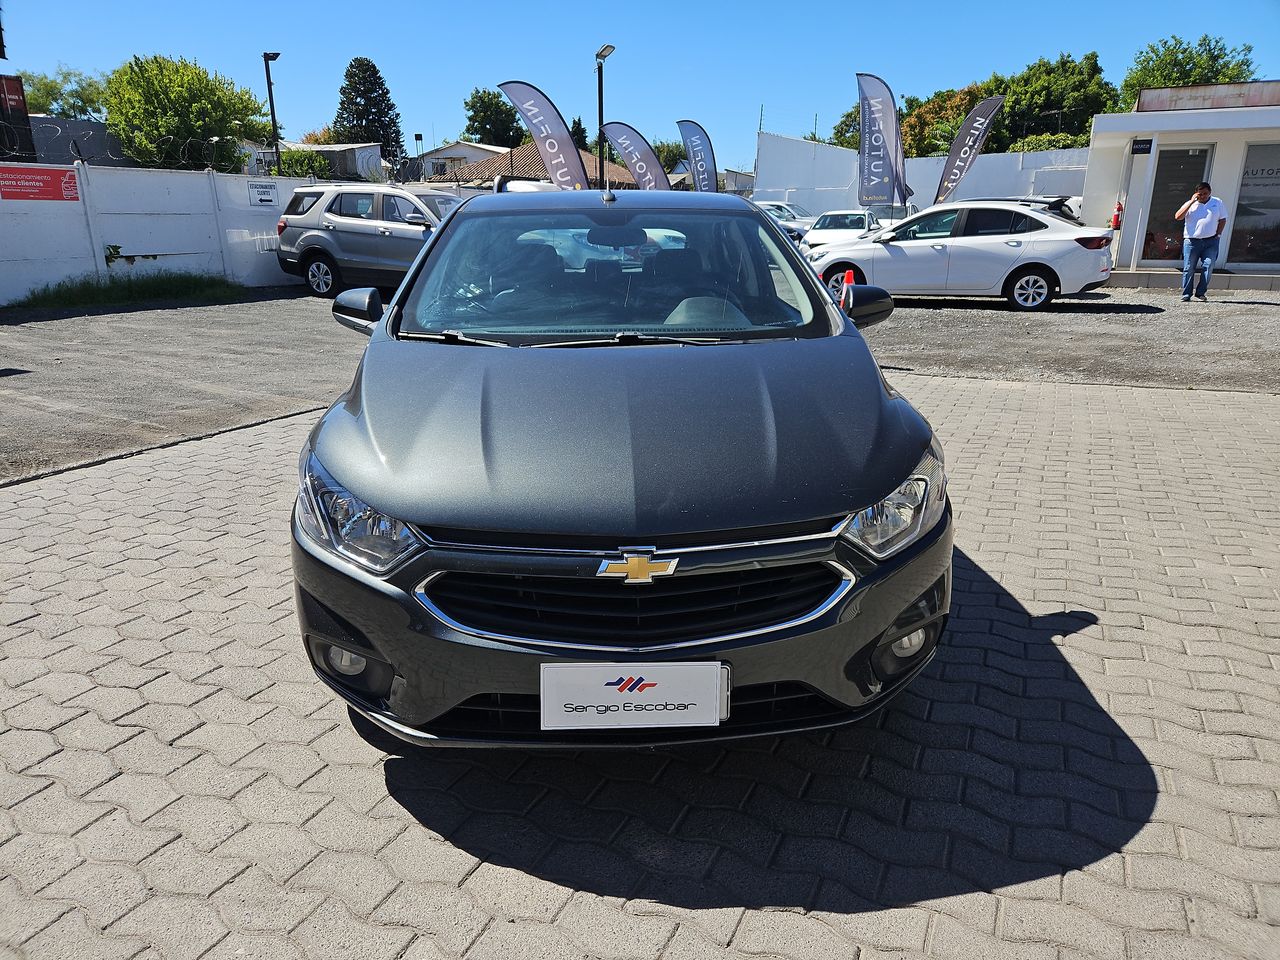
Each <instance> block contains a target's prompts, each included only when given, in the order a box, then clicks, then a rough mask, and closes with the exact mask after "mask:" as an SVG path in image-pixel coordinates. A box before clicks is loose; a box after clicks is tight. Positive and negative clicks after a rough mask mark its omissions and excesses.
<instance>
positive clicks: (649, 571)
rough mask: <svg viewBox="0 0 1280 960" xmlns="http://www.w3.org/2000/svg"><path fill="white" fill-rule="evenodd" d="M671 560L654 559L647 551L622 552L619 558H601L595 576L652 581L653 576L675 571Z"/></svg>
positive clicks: (677, 559) (641, 581)
mask: <svg viewBox="0 0 1280 960" xmlns="http://www.w3.org/2000/svg"><path fill="white" fill-rule="evenodd" d="M679 562H680V558H679V557H677V558H675V559H673V560H654V559H653V558H652V557H650V556H649V554H647V553H624V554H623V555H622V559H621V560H602V561H601V562H600V569H599V570H597V571H596V576H597V577H621V578H622V582H623V583H653V578H654V577H668V576H670V575H671V574H673V573H675V572H676V564H677V563H679Z"/></svg>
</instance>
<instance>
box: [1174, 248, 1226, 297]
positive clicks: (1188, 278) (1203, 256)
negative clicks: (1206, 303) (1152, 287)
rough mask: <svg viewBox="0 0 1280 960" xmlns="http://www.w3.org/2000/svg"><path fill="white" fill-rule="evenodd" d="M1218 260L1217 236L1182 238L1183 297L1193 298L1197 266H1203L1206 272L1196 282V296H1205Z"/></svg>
mask: <svg viewBox="0 0 1280 960" xmlns="http://www.w3.org/2000/svg"><path fill="white" fill-rule="evenodd" d="M1217 260H1218V238H1217V237H1183V239H1182V299H1183V300H1190V299H1191V283H1192V281H1194V280H1195V278H1196V267H1199V266H1203V267H1204V273H1202V274H1201V275H1200V282H1199V283H1198V284H1196V296H1197V297H1203V296H1204V295H1205V291H1206V290H1208V289H1209V278H1210V277H1212V276H1213V265H1214V264H1215V263H1216V262H1217Z"/></svg>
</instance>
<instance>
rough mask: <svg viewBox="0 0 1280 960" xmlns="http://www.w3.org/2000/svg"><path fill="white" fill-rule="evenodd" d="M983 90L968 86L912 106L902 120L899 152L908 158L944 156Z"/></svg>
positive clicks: (917, 101) (915, 98) (913, 99)
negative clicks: (900, 150)
mask: <svg viewBox="0 0 1280 960" xmlns="http://www.w3.org/2000/svg"><path fill="white" fill-rule="evenodd" d="M983 96H984V93H983V86H982V85H980V84H976V83H971V84H969V85H968V86H967V87H964V88H963V89H960V90H939V91H937V92H936V93H934V94H933V96H931V97H929V98H927V99H925V100H921V99H919V98H918V97H912V98H910V99H911V100H912V101H914V102H913V103H911V104H910V109H909V110H908V111H907V112H906V114H905V115H904V116H903V118H902V120H901V125H902V152H903V154H904V155H906V156H908V157H931V156H935V155H937V154H942V155H943V156H946V154H947V151H948V150H950V149H951V142H952V141H953V140H955V138H956V134H957V133H959V131H960V127H961V125H962V124H963V123H964V118H965V117H967V116H968V115H969V111H970V110H972V109H973V108H974V106H975V105H976V104H977V103H978V101H979V100H981V99H983Z"/></svg>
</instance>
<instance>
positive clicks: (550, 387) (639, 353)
mask: <svg viewBox="0 0 1280 960" xmlns="http://www.w3.org/2000/svg"><path fill="white" fill-rule="evenodd" d="M658 238H661V242H657V239H658ZM559 240H564V241H565V243H569V242H572V243H573V244H574V245H575V246H576V247H583V246H585V249H586V251H587V252H588V254H589V255H588V256H587V257H585V258H584V261H583V263H582V266H580V267H574V266H571V265H569V264H567V263H566V261H565V260H564V259H563V258H562V256H561V255H560V253H558V252H557V248H558V247H559V246H563V245H564V244H560V243H558V241H559ZM891 310H892V301H891V300H889V298H888V296H887V295H886V294H885V293H884V292H883V291H881V290H877V289H875V288H871V287H850V288H848V289H846V290H845V291H844V294H843V296H842V303H841V304H839V305H838V304H837V303H836V302H835V301H834V300H833V299H832V298H831V296H830V294H829V293H828V292H827V291H826V289H824V287H823V285H822V284H821V282H820V281H819V280H818V279H817V277H816V276H815V275H814V274H813V272H812V271H811V270H809V269H808V267H807V266H806V265H805V263H804V262H803V260H802V259H801V258H800V257H799V255H798V254H797V252H796V250H795V248H794V246H793V245H792V244H791V243H789V242H788V241H787V240H786V238H785V237H784V236H783V235H782V233H781V231H780V229H779V228H778V226H777V225H776V224H775V223H774V222H773V221H772V220H771V219H770V218H769V217H767V216H766V215H764V214H763V213H761V212H760V211H759V210H758V209H756V208H755V207H754V206H752V205H751V204H749V203H747V202H746V201H743V200H741V199H738V198H735V197H731V196H723V195H706V194H687V193H674V192H663V193H658V192H643V193H642V192H639V191H635V192H619V193H618V194H616V195H615V194H613V193H610V192H607V191H606V192H603V193H602V192H599V191H590V192H588V191H582V192H573V193H569V192H565V193H531V194H507V195H496V196H492V197H482V198H478V199H475V200H471V201H469V202H467V203H466V204H465V205H464V206H462V207H461V208H460V209H459V210H458V211H457V212H456V213H455V214H454V215H453V216H452V218H450V219H449V220H448V221H446V223H445V225H444V226H443V227H442V228H441V229H440V230H438V231H437V232H436V234H435V235H434V236H433V237H432V238H431V240H430V241H429V242H428V244H427V246H426V247H425V248H424V250H423V252H422V254H421V255H420V256H419V257H418V259H417V261H416V263H415V265H414V267H413V269H412V270H411V271H410V273H409V275H408V277H407V279H406V281H405V283H404V284H403V285H402V286H401V288H400V290H399V291H398V292H397V294H396V296H395V299H394V300H392V302H391V303H390V305H389V306H387V307H386V308H384V307H383V305H382V302H381V300H380V298H379V295H378V293H377V292H376V291H374V290H352V291H348V292H347V293H345V294H342V295H341V296H340V297H339V298H338V301H337V302H336V303H335V304H334V314H335V316H336V317H337V319H338V320H339V322H341V323H343V324H344V325H346V326H350V327H353V328H355V329H359V330H361V331H363V332H364V333H366V334H368V335H369V337H370V342H369V346H368V348H367V350H366V351H365V355H364V358H363V360H362V362H361V364H360V368H359V370H358V371H357V373H356V377H355V381H354V383H352V385H351V388H350V389H349V390H348V391H347V392H346V393H345V394H343V395H342V396H341V397H340V398H339V399H338V401H337V402H336V403H335V404H334V405H333V407H331V408H330V409H329V411H328V412H327V413H326V414H325V415H324V417H323V418H322V419H321V421H320V423H319V424H318V425H317V426H316V428H315V430H314V431H313V432H312V434H311V436H310V438H309V439H308V441H307V444H306V447H305V449H304V450H303V451H302V457H301V462H300V473H301V490H300V491H299V495H298V501H297V506H296V509H295V511H294V515H293V565H294V574H295V577H296V582H297V607H298V615H299V619H300V621H301V627H302V633H303V637H304V640H305V645H306V650H307V653H308V656H309V657H310V658H311V662H312V664H313V665H314V667H315V670H316V672H317V674H318V675H319V676H320V678H321V679H322V680H324V681H325V683H327V684H328V685H329V686H330V687H331V688H332V689H333V690H334V691H335V692H336V693H337V694H338V695H339V696H341V697H343V698H344V699H345V700H346V701H347V703H349V704H350V705H351V707H353V708H354V709H355V710H357V711H359V712H360V713H362V714H363V715H365V716H366V717H368V718H369V719H370V720H372V721H373V722H374V723H376V724H377V725H379V726H380V727H382V728H384V729H385V730H388V731H390V732H391V733H393V734H395V735H397V736H400V737H402V738H404V739H406V740H410V741H413V742H417V743H435V744H465V745H491V746H492V745H511V744H520V745H547V746H566V745H569V746H592V745H596V746H617V745H630V744H655V743H664V742H675V741H691V740H704V739H715V738H724V737H736V736H752V735H758V734H765V733H776V732H780V731H791V730H806V729H814V728H819V727H826V726H833V725H836V724H841V723H846V722H849V721H851V720H855V719H857V718H859V717H862V716H864V715H866V714H867V713H869V712H871V711H872V710H874V709H875V708H877V707H878V706H880V705H881V704H883V703H884V702H885V701H886V700H887V699H888V698H889V697H891V696H893V695H894V694H895V693H897V692H898V691H900V690H901V689H902V688H903V687H904V686H905V685H906V684H907V683H908V682H909V681H910V680H911V679H912V678H913V677H914V676H915V675H916V674H918V673H919V672H920V670H921V669H923V668H924V666H925V665H926V664H927V663H928V662H929V660H930V659H931V658H932V656H933V654H934V652H935V650H936V647H937V644H938V643H939V640H940V638H941V636H942V633H943V627H944V625H945V623H946V619H947V613H948V609H949V604H950V597H951V549H952V526H951V510H950V504H949V501H948V498H947V494H946V477H945V474H944V471H943V459H942V451H941V448H940V446H939V444H938V443H937V441H936V440H935V439H934V436H933V431H932V430H931V428H930V426H929V424H928V423H927V422H926V421H925V419H924V417H922V416H921V415H920V414H919V413H918V412H917V411H916V409H915V408H914V407H912V406H911V404H910V403H908V402H907V400H906V399H905V398H903V397H902V396H901V395H900V394H898V393H897V392H895V391H894V390H893V389H892V388H891V387H889V386H888V385H887V384H886V383H885V381H884V380H883V378H882V377H881V375H880V371H879V369H878V367H877V365H876V362H875V360H874V359H873V357H872V356H871V353H870V351H869V350H868V349H867V345H866V343H865V342H864V340H863V338H862V336H861V334H860V333H859V332H858V330H857V327H858V326H865V325H866V324H868V323H873V322H876V321H877V320H881V319H883V318H884V317H886V316H888V314H889V312H890V311H891Z"/></svg>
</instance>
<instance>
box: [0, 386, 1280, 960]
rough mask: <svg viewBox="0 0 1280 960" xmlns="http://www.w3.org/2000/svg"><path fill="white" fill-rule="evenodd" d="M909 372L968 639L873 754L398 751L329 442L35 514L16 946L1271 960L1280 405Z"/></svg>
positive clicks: (9, 847)
mask: <svg viewBox="0 0 1280 960" xmlns="http://www.w3.org/2000/svg"><path fill="white" fill-rule="evenodd" d="M893 376H894V380H895V383H897V384H899V385H901V386H903V387H904V388H905V390H906V392H907V393H908V395H909V396H911V397H912V399H913V401H915V402H917V403H918V405H919V406H920V407H921V409H922V410H923V411H924V412H926V413H927V414H928V415H929V416H930V417H931V419H932V420H933V422H934V424H935V426H936V427H937V428H938V429H939V432H940V433H941V435H942V436H943V440H944V443H945V444H946V447H947V451H948V457H949V469H950V474H951V491H952V497H953V501H954V505H955V508H956V511H957V515H958V518H959V519H958V525H957V531H958V536H959V541H958V545H959V547H960V549H961V551H962V552H963V558H964V562H962V563H961V564H959V565H958V567H957V573H958V578H957V590H956V605H955V609H954V613H955V617H954V619H953V624H952V627H953V629H952V634H951V642H950V644H949V645H948V646H946V647H944V648H943V649H942V651H941V653H940V655H939V658H938V662H937V663H936V665H935V667H934V668H931V669H930V671H929V672H928V673H927V674H926V675H925V676H924V677H922V678H921V682H920V683H919V684H917V686H916V687H915V688H914V689H913V690H912V691H911V692H910V693H909V694H907V695H904V696H903V697H902V698H900V699H899V700H898V701H897V702H895V704H894V705H892V706H891V707H890V708H889V709H888V710H886V711H885V712H884V713H883V714H881V715H880V716H879V717H878V718H877V719H876V720H874V721H872V722H870V723H864V724H861V725H858V726H856V727H853V728H849V729H846V730H842V731H839V732H837V733H835V734H832V735H822V736H813V737H799V738H787V739H784V740H776V741H762V742H757V743H752V744H742V745H735V746H730V747H725V748H708V749H705V750H675V751H658V752H655V753H653V754H650V755H636V754H633V753H628V754H620V755H616V756H608V755H596V754H586V755H581V756H573V757H568V756H566V757H559V756H557V757H550V756H543V755H537V756H533V757H528V758H525V757H522V756H514V755H513V756H512V757H510V758H504V757H495V756H490V757H487V758H486V757H476V756H471V755H467V754H459V755H456V756H455V755H450V756H449V757H447V758H444V757H432V758H430V759H427V758H422V759H417V758H412V757H410V756H407V755H406V756H403V757H401V756H392V757H390V758H388V757H387V756H386V755H385V754H384V753H383V752H382V751H381V750H379V749H378V748H377V747H374V746H371V745H370V744H369V743H367V742H365V741H364V740H363V739H362V738H361V737H360V736H359V735H358V734H357V733H356V732H355V731H354V730H353V729H352V727H351V726H350V724H349V721H348V719H347V716H346V711H345V710H344V709H343V707H342V706H341V705H340V704H338V703H337V702H335V700H334V699H333V698H332V696H331V695H330V694H329V693H328V691H327V690H326V689H325V688H324V687H323V686H322V685H320V684H318V683H317V682H316V681H314V679H313V678H312V677H311V676H310V672H309V667H308V666H307V663H306V660H305V657H303V656H302V655H301V651H300V648H299V645H298V640H297V637H296V625H295V622H294V620H293V614H292V600H291V593H290V589H289V578H288V573H289V565H288V552H287V540H286V535H285V531H286V530H287V517H288V511H289V509H290V505H291V500H292V495H293V486H294V483H295V481H294V478H293V476H292V464H293V461H294V459H295V457H296V450H297V448H298V446H299V445H300V443H301V440H302V437H303V436H304V434H305V432H306V429H307V427H308V426H309V418H299V419H295V420H290V421H281V422H279V423H274V424H268V425H265V426H262V427H256V428H251V429H247V430H243V431H237V432H234V433H231V434H225V435H223V436H221V437H217V438H212V439H210V440H207V441H196V442H193V443H187V444H180V445H178V446H175V447H171V448H168V449H165V450H158V451H153V452H151V453H144V454H141V455H139V456H137V457H132V458H129V459H127V460H122V461H117V462H114V463H108V464H103V465H101V466H99V467H93V468H88V469H84V470H79V471H74V472H72V473H69V474H64V475H62V476H61V477H59V478H56V479H55V478H50V479H49V480H44V481H35V482H32V483H28V484H24V485H23V486H22V487H20V488H9V489H8V490H7V491H4V490H0V542H4V543H5V545H6V553H5V557H4V559H2V560H0V582H4V583H6V584H12V589H11V596H9V595H7V596H6V600H8V601H9V603H10V604H14V605H17V606H23V607H24V609H23V610H22V611H21V612H22V613H23V614H24V617H23V619H21V620H20V621H18V623H17V624H16V625H3V624H0V644H3V646H2V647H0V713H2V715H3V716H4V717H5V722H4V724H3V725H2V726H3V727H4V729H2V730H0V762H2V763H3V766H4V770H0V806H2V807H3V808H4V812H5V816H4V817H0V874H4V875H5V876H6V878H7V879H4V880H0V907H2V908H3V909H0V915H3V920H0V924H9V925H10V926H8V927H5V929H6V930H8V931H11V932H12V933H13V935H14V936H20V937H21V938H22V940H25V945H24V947H23V950H24V951H25V952H26V954H27V955H28V956H29V957H32V958H35V957H40V958H43V957H46V956H48V957H53V956H60V955H65V954H67V953H68V951H71V950H72V949H75V950H78V951H79V953H77V954H76V955H77V956H85V957H92V956H99V955H101V956H111V957H115V956H120V957H131V958H132V957H133V955H134V954H137V960H145V958H148V957H159V956H161V955H164V956H170V955H174V956H184V955H194V954H195V953H197V952H201V951H207V954H206V955H207V956H210V957H215V958H221V957H237V956H239V957H254V956H270V957H284V958H288V957H293V956H305V957H321V956H323V957H325V958H326V960H329V958H331V957H334V956H344V957H345V956H356V957H359V956H368V957H384V956H385V957H389V958H390V957H401V958H402V960H413V958H417V960H424V958H433V960H435V958H439V957H441V956H448V957H458V956H461V955H462V954H463V952H464V951H465V952H466V953H467V956H468V957H469V958H470V957H502V958H503V960H507V958H508V957H517V956H519V957H530V956H539V955H543V956H549V957H557V958H558V957H562V956H570V957H572V956H575V955H584V956H586V955H589V956H597V957H599V956H637V957H639V956H646V957H649V956H659V955H661V956H662V957H664V958H680V957H688V958H696V957H707V956H717V957H733V956H739V957H741V956H770V957H775V958H776V957H784V956H805V957H811V956H847V957H850V958H852V957H854V956H855V955H857V956H858V957H859V958H861V960H865V958H876V957H885V956H895V957H897V958H899V960H902V958H905V957H924V956H929V957H936V958H947V957H964V958H966V960H968V958H972V957H977V956H983V957H988V956H989V957H1011V958H1018V960H1024V958H1030V960H1039V958H1041V957H1044V958H1046V960H1048V958H1053V960H1077V958H1079V960H1083V958H1084V957H1086V956H1088V957H1091V958H1094V960H1098V958H1106V957H1112V956H1115V957H1120V956H1124V957H1125V960H1144V958H1147V957H1152V958H1154V957H1157V956H1158V957H1160V958H1161V960H1166V958H1177V957H1182V956H1187V957H1191V956H1195V957H1197V960H1204V958H1212V957H1217V956H1222V957H1231V958H1233V960H1239V958H1241V957H1253V958H1265V960H1270V954H1269V953H1268V951H1270V952H1271V953H1274V952H1275V945H1274V937H1273V933H1274V928H1275V926H1276V925H1277V924H1280V899H1278V897H1280V894H1277V890H1278V889H1280V860H1277V857H1280V834H1278V833H1277V829H1280V828H1277V826H1276V824H1277V823H1278V822H1280V796H1277V792H1276V791H1277V788H1278V786H1280V774H1277V770H1280V721H1278V720H1277V719H1276V717H1277V716H1278V714H1277V712H1276V707H1277V704H1280V648H1277V646H1276V643H1277V642H1278V640H1280V594H1278V593H1277V584H1276V581H1275V574H1274V571H1275V570H1277V569H1280V547H1278V546H1277V544H1280V511H1276V510H1274V509H1273V508H1270V507H1269V506H1268V505H1269V504H1270V503H1273V502H1274V501H1275V498H1276V495H1277V494H1280V400H1278V399H1277V398H1275V397H1269V396H1266V395H1244V394H1229V393H1217V394H1214V395H1212V396H1210V395H1208V394H1205V393H1203V392H1200V391H1167V390H1138V389H1133V388H1128V387H1097V386H1085V385H1064V384H1054V383H1032V384H1018V383H1009V382H1002V381H977V380H947V379H940V378H923V377H914V376H908V375H901V376H900V375H899V374H897V373H894V374H893ZM1243 424H1248V427H1247V429H1246V428H1244V427H1243V426H1242V425H1243ZM1260 478H1261V479H1260ZM1259 486H1261V487H1263V488H1265V489H1261V490H1259V491H1258V496H1255V497H1250V498H1245V499H1242V498H1240V497H1239V496H1238V490H1240V489H1242V488H1247V489H1250V490H1255V489H1257V488H1259ZM246 491H249V492H251V493H252V496H253V498H254V500H255V502H256V503H258V504H260V507H259V508H258V510H257V511H256V513H255V514H254V515H253V516H243V517H241V518H239V519H237V520H235V521H228V520H227V519H226V517H227V511H228V509H229V508H231V507H233V506H234V505H235V504H237V503H238V502H240V499H242V498H241V497H240V495H241V494H243V493H244V492H246ZM15 492H20V493H21V497H20V498H16V497H15ZM36 518H39V520H40V529H39V530H37V529H36V528H35V525H33V524H32V523H31V520H33V519H36ZM26 608H29V610H28V609H26ZM1068 611H1078V612H1079V613H1078V614H1077V615H1076V616H1075V617H1074V618H1071V617H1066V614H1067V612H1068ZM28 613H29V615H26V614H28ZM1084 615H1087V617H1086V616H1084ZM1093 618H1096V622H1091V621H1092V619H1093ZM3 619H5V618H3V617H0V620H3ZM1086 621H1089V622H1086ZM28 728H29V729H28ZM637 757H638V759H637ZM116 771H119V772H118V773H117V772H116ZM415 811H416V812H417V813H418V814H419V815H420V816H422V818H423V822H421V823H420V822H418V821H417V820H416V819H415V816H414V812H415ZM86 858H88V859H87V860H86ZM135 861H138V862H136V863H135ZM992 887H995V888H997V889H996V893H995V894H993V893H991V892H989V890H990V888H992ZM632 895H633V896H635V897H636V898H637V899H635V900H631V901H626V900H624V899H623V897H625V896H632ZM139 898H142V899H139ZM135 901H136V902H135ZM11 905H12V906H13V909H10V906H11ZM273 905H274V906H275V907H276V909H274V911H273V910H272V909H271V908H272V906H273ZM308 910H309V911H310V912H307V911H308ZM125 911H127V912H125ZM805 911H808V912H805ZM175 918H176V919H175ZM1191 921H1194V922H1191ZM104 924H107V926H105V929H104V927H103V925H104ZM176 928H181V930H182V933H183V936H182V937H178V936H176V935H174V934H173V933H171V932H165V931H166V930H168V931H172V930H174V929H176ZM28 938H30V939H28ZM5 942H15V943H16V942H20V941H14V940H12V939H6V941H5ZM59 951H61V952H59ZM139 951H141V953H139ZM0 955H2V954H0Z"/></svg>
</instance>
